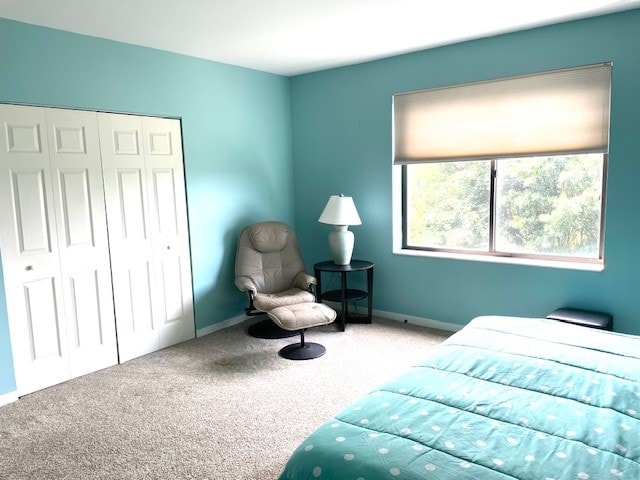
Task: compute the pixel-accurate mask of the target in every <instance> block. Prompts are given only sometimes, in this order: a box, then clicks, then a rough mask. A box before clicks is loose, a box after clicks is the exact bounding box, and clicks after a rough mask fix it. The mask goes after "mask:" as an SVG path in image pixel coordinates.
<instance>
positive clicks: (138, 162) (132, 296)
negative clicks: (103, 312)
mask: <svg viewBox="0 0 640 480" xmlns="http://www.w3.org/2000/svg"><path fill="white" fill-rule="evenodd" d="M98 125H99V130H100V143H101V150H102V170H103V178H104V191H105V200H106V205H107V218H108V224H109V245H110V251H111V275H112V279H113V295H114V303H115V311H116V325H117V332H118V352H119V356H120V361H121V362H124V361H127V360H130V359H132V358H135V357H138V356H140V355H144V354H146V353H150V352H153V351H155V350H158V349H159V347H160V340H159V333H158V328H159V321H158V318H159V315H160V314H159V312H158V311H157V308H154V307H155V304H156V303H157V302H155V301H154V289H155V286H154V283H155V282H154V279H155V275H156V274H155V270H154V263H153V245H152V243H151V231H150V224H149V208H148V202H147V183H146V170H145V162H144V151H143V146H142V125H141V121H140V118H139V117H136V116H132V115H115V114H107V113H99V114H98Z"/></svg>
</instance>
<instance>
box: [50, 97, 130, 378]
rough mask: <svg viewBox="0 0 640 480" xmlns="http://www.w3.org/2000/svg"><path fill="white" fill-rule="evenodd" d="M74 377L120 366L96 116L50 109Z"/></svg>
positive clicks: (64, 288)
mask: <svg viewBox="0 0 640 480" xmlns="http://www.w3.org/2000/svg"><path fill="white" fill-rule="evenodd" d="M45 112H46V118H47V127H48V135H49V145H51V151H50V158H51V166H52V172H53V174H54V182H53V190H54V198H55V201H56V224H57V231H58V237H57V238H58V250H59V255H60V265H61V274H62V288H63V292H64V298H65V305H66V307H67V308H66V311H67V334H68V345H69V357H70V365H71V374H72V377H76V376H78V375H83V374H86V373H89V372H93V371H95V370H98V369H101V368H105V367H108V366H110V365H114V364H116V363H117V362H118V349H117V348H118V347H117V343H116V330H115V315H114V309H113V291H112V288H111V264H110V260H109V243H108V238H107V218H106V213H105V203H104V193H103V192H104V186H103V182H102V163H101V153H100V140H99V137H98V117H97V114H96V113H95V112H82V111H76V110H64V109H46V111H45Z"/></svg>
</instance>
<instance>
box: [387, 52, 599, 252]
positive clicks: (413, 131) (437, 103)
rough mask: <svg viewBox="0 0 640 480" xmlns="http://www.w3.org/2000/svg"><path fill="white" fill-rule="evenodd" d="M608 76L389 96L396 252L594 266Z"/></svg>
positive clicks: (577, 74) (562, 76)
mask: <svg viewBox="0 0 640 480" xmlns="http://www.w3.org/2000/svg"><path fill="white" fill-rule="evenodd" d="M610 76H611V65H610V64H605V65H596V66H588V67H581V68H577V69H568V70H559V71H554V72H547V73H543V74H536V75H531V76H526V77H513V78H509V79H502V80H496V81H491V82H483V83H479V84H469V85H462V86H454V87H450V88H444V89H434V90H424V91H421V92H411V93H408V94H399V95H395V96H394V165H395V166H394V169H396V168H397V169H399V171H400V172H401V175H400V176H399V177H400V181H399V184H400V189H401V193H400V201H399V202H397V203H398V204H399V207H398V211H394V215H396V216H398V215H400V216H401V221H399V222H398V221H397V220H398V219H397V218H396V219H395V220H396V222H395V223H396V225H397V226H398V228H400V229H401V235H400V236H401V248H402V249H403V250H414V251H415V250H423V251H424V250H427V251H441V252H455V253H469V254H474V255H485V256H486V255H492V256H509V257H527V258H530V257H533V258H543V259H550V260H561V261H580V262H587V263H602V258H603V225H604V193H605V192H604V190H605V183H606V182H605V178H606V164H607V151H608V138H609V136H608V133H609V96H610ZM395 188H396V187H394V189H395Z"/></svg>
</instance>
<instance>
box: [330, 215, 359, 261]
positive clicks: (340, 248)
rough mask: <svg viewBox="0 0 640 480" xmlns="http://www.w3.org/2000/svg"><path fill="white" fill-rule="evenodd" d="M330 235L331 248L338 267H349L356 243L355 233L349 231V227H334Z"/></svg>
mask: <svg viewBox="0 0 640 480" xmlns="http://www.w3.org/2000/svg"><path fill="white" fill-rule="evenodd" d="M333 228H334V230H333V231H332V232H331V233H330V234H329V248H330V249H331V255H333V263H335V264H336V265H349V264H350V263H351V255H352V254H353V245H354V243H355V239H354V235H353V232H351V231H349V230H347V228H348V225H334V226H333Z"/></svg>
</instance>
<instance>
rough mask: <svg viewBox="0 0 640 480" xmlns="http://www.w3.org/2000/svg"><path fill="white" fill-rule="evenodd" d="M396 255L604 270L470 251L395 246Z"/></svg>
mask: <svg viewBox="0 0 640 480" xmlns="http://www.w3.org/2000/svg"><path fill="white" fill-rule="evenodd" d="M393 253H394V254H395V255H407V256H410V257H430V258H443V259H451V260H468V261H472V262H486V263H502V264H509V265H528V266H532V267H546V268H561V269H565V270H582V271H588V272H602V271H604V264H603V263H588V262H562V261H558V260H543V259H540V258H520V257H497V256H491V255H474V254H470V253H452V252H431V251H424V250H412V249H403V248H395V249H394V250H393Z"/></svg>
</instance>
